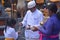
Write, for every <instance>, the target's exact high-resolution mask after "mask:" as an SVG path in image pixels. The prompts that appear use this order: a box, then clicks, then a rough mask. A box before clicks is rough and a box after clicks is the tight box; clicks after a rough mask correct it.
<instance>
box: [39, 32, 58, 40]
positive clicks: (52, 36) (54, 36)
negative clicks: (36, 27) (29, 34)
mask: <svg viewBox="0 0 60 40" xmlns="http://www.w3.org/2000/svg"><path fill="white" fill-rule="evenodd" d="M39 34H40V39H39V40H43V37H44V36H45V35H44V34H42V33H41V32H39ZM56 37H59V34H57V35H51V36H48V38H56Z"/></svg>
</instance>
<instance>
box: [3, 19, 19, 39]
mask: <svg viewBox="0 0 60 40" xmlns="http://www.w3.org/2000/svg"><path fill="white" fill-rule="evenodd" d="M15 24H16V20H14V19H9V20H8V21H7V26H6V27H5V30H4V36H5V40H16V39H17V38H18V32H16V31H15V29H14V27H15Z"/></svg>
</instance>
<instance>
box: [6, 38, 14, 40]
mask: <svg viewBox="0 0 60 40" xmlns="http://www.w3.org/2000/svg"><path fill="white" fill-rule="evenodd" d="M5 40H14V38H5Z"/></svg>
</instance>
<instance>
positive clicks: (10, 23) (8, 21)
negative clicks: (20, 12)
mask: <svg viewBox="0 0 60 40" xmlns="http://www.w3.org/2000/svg"><path fill="white" fill-rule="evenodd" d="M15 24H16V20H15V19H13V18H12V19H8V20H7V22H6V26H5V31H6V29H7V26H9V27H12V28H13V25H15Z"/></svg>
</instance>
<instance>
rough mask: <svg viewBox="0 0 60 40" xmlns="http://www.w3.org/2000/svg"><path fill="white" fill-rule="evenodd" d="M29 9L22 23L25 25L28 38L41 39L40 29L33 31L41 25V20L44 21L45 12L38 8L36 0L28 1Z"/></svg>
mask: <svg viewBox="0 0 60 40" xmlns="http://www.w3.org/2000/svg"><path fill="white" fill-rule="evenodd" d="M28 9H29V10H28V11H27V13H26V15H25V17H24V19H23V21H22V22H21V23H19V24H20V25H23V26H25V38H26V40H39V31H32V30H33V29H36V30H37V28H38V27H40V22H41V21H43V14H42V12H41V11H40V10H38V9H36V3H35V1H30V2H28Z"/></svg>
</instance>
